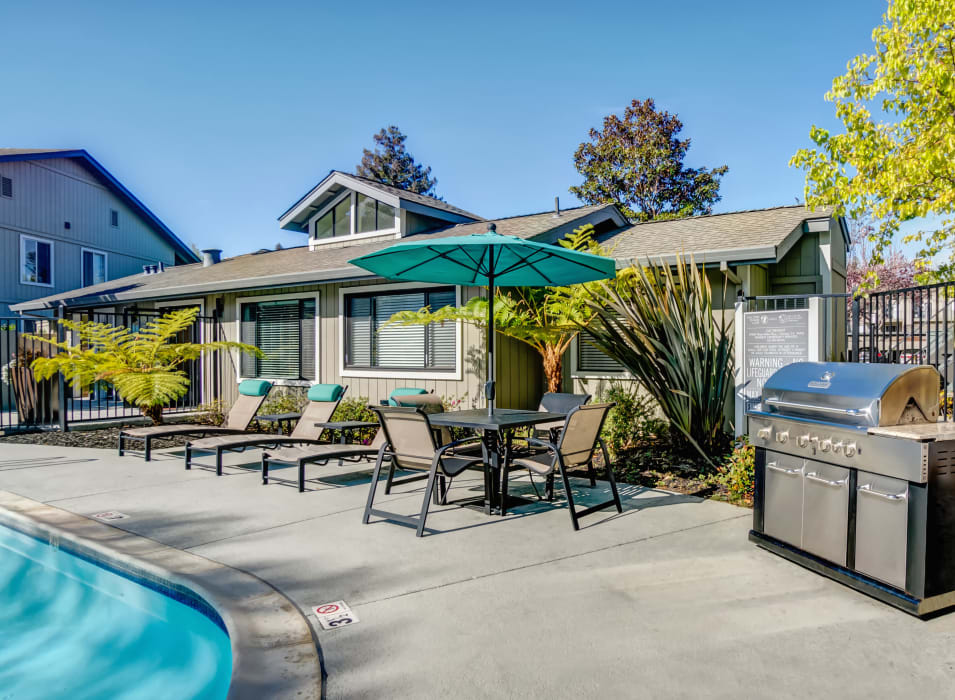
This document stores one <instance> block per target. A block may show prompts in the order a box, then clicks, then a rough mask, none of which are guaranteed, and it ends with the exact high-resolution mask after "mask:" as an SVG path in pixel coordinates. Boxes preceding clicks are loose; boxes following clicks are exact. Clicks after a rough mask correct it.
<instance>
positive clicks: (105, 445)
mask: <svg viewBox="0 0 955 700" xmlns="http://www.w3.org/2000/svg"><path fill="white" fill-rule="evenodd" d="M119 430H120V429H119V428H99V429H97V430H71V431H69V432H65V433H64V432H62V431H60V430H48V431H43V432H39V433H17V434H14V435H5V436H3V437H0V442H13V443H18V444H20V445H49V446H51V447H96V448H100V449H104V450H115V449H116V446H117V445H118V444H119ZM187 440H188V438H184V437H174V438H162V439H161V440H154V441H153V448H154V449H161V448H165V447H182V446H183V445H185V444H186V442H187Z"/></svg>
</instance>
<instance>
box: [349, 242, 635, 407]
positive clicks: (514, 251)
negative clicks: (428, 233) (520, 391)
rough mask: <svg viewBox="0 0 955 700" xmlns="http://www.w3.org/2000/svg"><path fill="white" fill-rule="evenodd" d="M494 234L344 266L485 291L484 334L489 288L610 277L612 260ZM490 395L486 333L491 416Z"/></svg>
mask: <svg viewBox="0 0 955 700" xmlns="http://www.w3.org/2000/svg"><path fill="white" fill-rule="evenodd" d="M494 229H495V226H494V224H489V225H488V231H487V233H475V234H471V235H470V236H448V237H447V238H423V239H421V240H417V241H407V242H405V243H396V244H395V245H392V246H388V247H387V248H385V249H383V250H379V251H376V252H374V253H369V254H368V255H363V256H361V257H360V258H355V259H354V260H349V261H348V262H350V263H351V264H352V265H357V266H358V267H361V268H364V269H366V270H368V271H370V272H374V273H375V274H376V275H381V276H382V277H387V278H389V279H393V280H407V281H409V282H434V283H437V284H460V285H474V286H479V287H487V288H488V305H487V306H488V309H487V325H488V328H492V327H493V326H494V289H495V287H554V286H563V285H568V284H578V283H580V282H593V281H595V280H601V279H610V278H613V277H615V276H616V264H615V262H614V260H613V258H605V257H602V256H600V255H593V254H591V253H583V252H580V251H577V250H570V249H568V248H562V247H560V246H556V245H550V244H548V243H536V242H534V241H525V240H524V239H523V238H518V237H517V236H504V235H501V234H499V233H497V232H496V231H495V230H494ZM494 393H495V391H494V333H488V334H487V383H486V384H485V386H484V394H485V396H486V397H487V410H488V414H489V415H491V414H493V413H494Z"/></svg>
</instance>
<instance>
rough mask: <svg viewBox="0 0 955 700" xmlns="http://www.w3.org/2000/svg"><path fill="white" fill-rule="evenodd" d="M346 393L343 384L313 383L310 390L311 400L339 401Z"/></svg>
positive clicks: (309, 396)
mask: <svg viewBox="0 0 955 700" xmlns="http://www.w3.org/2000/svg"><path fill="white" fill-rule="evenodd" d="M344 393H345V387H343V386H342V385H341V384H312V386H311V388H310V389H309V390H308V400H309V401H338V399H340V398H341V397H342V394H344Z"/></svg>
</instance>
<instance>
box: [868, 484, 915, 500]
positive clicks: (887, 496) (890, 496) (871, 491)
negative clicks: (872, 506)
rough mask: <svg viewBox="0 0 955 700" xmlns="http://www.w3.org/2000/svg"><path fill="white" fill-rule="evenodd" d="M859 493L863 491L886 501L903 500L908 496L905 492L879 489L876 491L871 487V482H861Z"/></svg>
mask: <svg viewBox="0 0 955 700" xmlns="http://www.w3.org/2000/svg"><path fill="white" fill-rule="evenodd" d="M859 493H864V494H866V495H867V496H875V497H876V498H881V499H883V500H886V501H904V500H906V499H907V498H908V496H907V494H906V493H905V492H903V493H882V492H881V491H876V490H875V489H874V488H872V484H863V485H862V486H860V487H859Z"/></svg>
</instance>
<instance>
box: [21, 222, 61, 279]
mask: <svg viewBox="0 0 955 700" xmlns="http://www.w3.org/2000/svg"><path fill="white" fill-rule="evenodd" d="M27 241H36V242H38V243H46V244H48V245H49V246H50V281H49V283H46V282H28V281H26V280H25V279H23V267H24V265H25V264H26V258H27V249H26V242H27ZM55 253H56V246H55V245H54V244H53V241H51V240H50V239H49V238H40V237H39V236H28V235H27V234H25V233H21V234H20V269H19V270H18V272H19V273H20V274H19V275H17V279H18V280H19V281H20V284H28V285H30V286H31V287H53V286H54V285H55V284H56V265H55V262H54V259H55Z"/></svg>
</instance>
